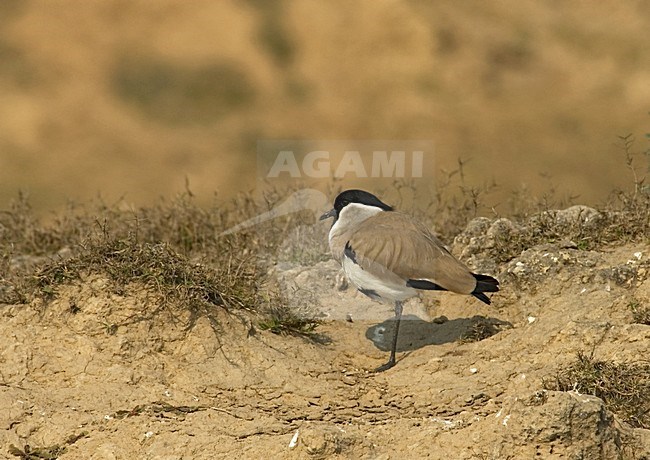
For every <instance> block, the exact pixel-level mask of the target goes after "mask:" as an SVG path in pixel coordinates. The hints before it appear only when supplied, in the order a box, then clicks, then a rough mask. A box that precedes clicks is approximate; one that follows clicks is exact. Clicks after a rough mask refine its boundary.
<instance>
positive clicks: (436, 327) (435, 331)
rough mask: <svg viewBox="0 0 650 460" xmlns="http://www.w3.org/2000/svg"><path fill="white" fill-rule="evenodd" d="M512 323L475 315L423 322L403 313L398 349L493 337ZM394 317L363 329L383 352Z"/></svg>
mask: <svg viewBox="0 0 650 460" xmlns="http://www.w3.org/2000/svg"><path fill="white" fill-rule="evenodd" d="M512 327H513V326H512V324H511V323H510V322H508V321H503V320H500V319H497V318H486V317H484V316H474V317H472V318H456V319H451V320H448V319H447V318H445V317H444V316H443V317H440V318H434V319H433V320H431V321H430V322H429V321H424V320H423V319H421V318H419V317H418V316H416V315H404V316H403V317H402V322H401V324H400V328H399V337H398V340H397V351H399V352H403V351H413V350H417V349H420V348H423V347H425V346H428V345H442V344H445V343H452V342H457V341H467V342H476V341H479V340H483V339H486V338H488V337H491V336H493V335H494V334H496V333H498V332H499V331H501V330H503V329H509V328H512ZM394 329H395V318H390V319H388V320H386V321H384V322H382V323H380V324H377V325H374V326H371V327H369V328H368V330H366V338H368V339H369V340H370V341H372V343H373V344H374V345H375V346H376V347H377V348H378V349H380V350H382V351H390V347H391V340H392V337H393V331H394Z"/></svg>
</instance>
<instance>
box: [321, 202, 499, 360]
mask: <svg viewBox="0 0 650 460" xmlns="http://www.w3.org/2000/svg"><path fill="white" fill-rule="evenodd" d="M330 217H333V218H334V223H333V224H332V228H331V229H330V232H329V246H330V250H331V252H332V256H333V257H334V259H336V260H337V261H338V262H339V263H340V264H341V266H342V267H343V270H344V272H345V274H346V276H347V278H348V279H349V281H350V282H351V283H352V284H353V285H354V286H355V287H356V288H357V289H358V290H359V291H360V292H361V293H363V294H365V295H366V296H368V297H370V298H371V299H373V300H376V301H379V302H385V303H393V304H394V305H395V320H396V322H395V330H394V333H393V342H392V347H391V351H390V358H389V360H388V362H386V363H385V364H383V365H382V366H380V367H378V368H377V369H376V372H381V371H385V370H387V369H390V368H391V367H393V366H394V365H395V351H396V348H397V335H398V332H399V324H400V319H401V317H402V303H403V302H404V301H405V300H406V299H409V298H411V297H413V296H416V295H417V294H418V290H440V291H451V292H456V293H458V294H467V295H473V296H474V297H476V298H477V299H479V300H480V301H482V302H485V303H486V304H489V303H490V299H489V298H488V296H487V295H485V293H486V292H496V291H498V290H499V281H497V280H496V279H494V278H493V277H491V276H488V275H479V274H476V273H472V271H471V270H470V269H469V268H468V267H467V266H465V264H463V263H462V262H460V261H459V260H458V259H456V258H455V257H454V256H453V255H452V254H451V253H450V252H449V251H448V250H447V249H446V248H445V247H444V245H443V244H442V242H441V241H440V240H439V239H438V238H436V237H435V236H434V235H433V234H432V233H431V232H430V231H429V229H428V228H427V227H426V226H424V225H423V224H421V223H420V222H417V221H416V220H414V219H413V218H412V217H411V216H408V215H406V214H402V213H400V212H397V211H394V210H393V208H392V207H391V206H389V205H387V204H385V203H383V202H382V201H381V200H379V198H377V197H376V196H374V195H373V194H371V193H369V192H366V191H363V190H346V191H344V192H342V193H340V194H339V195H338V196H337V197H336V200H335V201H334V208H332V209H331V210H330V211H328V212H326V213H325V214H323V215H322V216H321V217H320V220H324V219H327V218H330Z"/></svg>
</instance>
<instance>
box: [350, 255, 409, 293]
mask: <svg viewBox="0 0 650 460" xmlns="http://www.w3.org/2000/svg"><path fill="white" fill-rule="evenodd" d="M341 265H342V266H343V271H344V272H345V274H346V276H347V277H348V279H349V280H350V282H351V283H352V284H353V285H354V286H355V287H356V288H357V289H359V290H360V291H366V292H374V293H375V294H376V296H377V297H379V298H375V297H374V296H371V295H369V297H372V298H374V299H375V300H379V301H383V302H386V303H394V302H395V301H400V302H401V301H403V300H406V299H409V298H411V297H414V296H416V295H417V294H418V292H417V291H416V290H415V289H413V288H412V287H409V286H407V285H406V281H404V280H402V279H400V278H399V277H397V276H392V277H390V279H380V278H378V277H376V276H374V275H373V274H371V273H369V272H368V271H366V270H364V269H363V268H361V266H359V265H357V264H355V263H354V262H353V261H352V260H350V259H349V258H348V257H346V256H343V260H342V264H341Z"/></svg>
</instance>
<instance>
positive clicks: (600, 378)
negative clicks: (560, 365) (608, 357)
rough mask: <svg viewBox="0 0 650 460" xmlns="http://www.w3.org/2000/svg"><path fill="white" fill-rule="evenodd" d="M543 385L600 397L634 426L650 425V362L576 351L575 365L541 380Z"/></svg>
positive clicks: (643, 426)
mask: <svg viewBox="0 0 650 460" xmlns="http://www.w3.org/2000/svg"><path fill="white" fill-rule="evenodd" d="M544 388H546V389H547V390H557V391H577V392H579V393H584V394H590V395H594V396H597V397H599V398H601V399H602V400H603V401H604V402H605V404H606V405H607V407H608V408H609V409H610V410H611V411H612V412H614V413H615V414H616V415H618V416H619V417H621V418H622V419H623V420H625V421H626V422H627V423H629V424H630V425H632V426H634V427H639V428H645V429H648V428H650V362H648V361H644V362H638V363H613V362H608V361H597V360H595V359H594V358H593V356H587V355H586V354H584V353H578V356H577V360H576V362H575V363H574V364H572V365H571V366H569V367H568V368H566V369H563V370H561V371H559V372H558V373H557V375H556V376H555V377H554V378H551V379H547V380H545V381H544Z"/></svg>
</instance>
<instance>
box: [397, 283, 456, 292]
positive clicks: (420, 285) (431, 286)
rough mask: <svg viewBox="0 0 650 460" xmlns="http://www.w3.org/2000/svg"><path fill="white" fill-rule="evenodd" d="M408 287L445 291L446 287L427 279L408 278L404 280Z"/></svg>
mask: <svg viewBox="0 0 650 460" xmlns="http://www.w3.org/2000/svg"><path fill="white" fill-rule="evenodd" d="M406 285H407V286H408V287H412V288H414V289H426V290H427V291H446V290H447V289H445V288H443V287H442V286H440V285H439V284H436V283H434V282H432V281H429V280H408V281H407V282H406Z"/></svg>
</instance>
